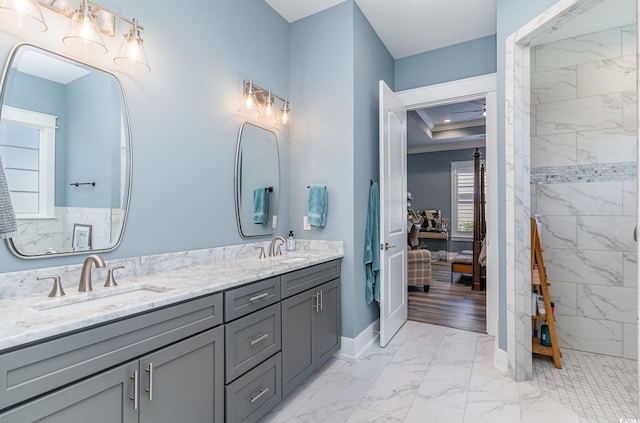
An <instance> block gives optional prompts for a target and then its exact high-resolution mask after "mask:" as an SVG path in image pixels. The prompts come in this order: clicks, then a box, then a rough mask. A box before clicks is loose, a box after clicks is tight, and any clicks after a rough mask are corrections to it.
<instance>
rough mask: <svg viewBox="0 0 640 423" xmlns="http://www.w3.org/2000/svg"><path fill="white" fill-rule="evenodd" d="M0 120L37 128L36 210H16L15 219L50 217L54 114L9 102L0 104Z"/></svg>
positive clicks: (53, 190) (52, 202)
mask: <svg viewBox="0 0 640 423" xmlns="http://www.w3.org/2000/svg"><path fill="white" fill-rule="evenodd" d="M1 116H2V118H1V119H0V122H2V123H4V124H11V125H15V126H21V127H28V128H33V129H36V130H38V134H39V138H38V174H39V182H38V187H39V188H38V210H39V212H38V213H37V214H20V213H16V218H17V219H51V218H54V216H55V212H54V202H55V162H56V120H57V119H58V117H57V116H53V115H49V114H46V113H40V112H34V111H32V110H27V109H20V108H17V107H11V106H2V114H1Z"/></svg>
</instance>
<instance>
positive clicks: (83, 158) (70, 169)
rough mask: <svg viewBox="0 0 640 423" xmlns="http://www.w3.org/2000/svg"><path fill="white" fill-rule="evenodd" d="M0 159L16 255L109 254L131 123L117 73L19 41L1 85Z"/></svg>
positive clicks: (124, 183) (124, 188)
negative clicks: (15, 228) (15, 231)
mask: <svg viewBox="0 0 640 423" xmlns="http://www.w3.org/2000/svg"><path fill="white" fill-rule="evenodd" d="M0 154H1V155H2V160H3V162H4V166H5V172H6V174H7V179H8V184H9V191H10V194H11V200H12V203H13V207H14V211H15V213H16V219H17V223H18V235H17V237H15V238H13V239H10V240H8V246H9V249H10V250H11V251H12V252H13V253H14V254H16V255H17V256H18V257H22V258H38V257H50V256H55V255H68V254H82V253H86V252H87V251H92V252H95V251H108V250H112V249H114V248H115V247H117V245H118V244H119V242H120V239H121V237H122V232H123V230H124V225H125V220H126V216H127V208H128V202H129V201H128V200H129V192H130V184H131V140H130V132H129V118H128V112H127V107H126V102H125V98H124V92H123V90H122V87H121V85H120V82H119V81H118V80H117V79H116V78H115V76H113V75H111V74H109V73H107V72H104V71H101V70H99V69H96V68H93V67H91V66H88V65H85V64H82V63H79V62H77V61H74V60H71V59H69V58H66V57H62V56H59V55H56V54H54V53H51V52H49V51H46V50H42V49H40V48H37V47H35V46H31V45H27V44H21V45H18V46H16V47H15V48H14V50H13V51H12V53H11V55H10V57H9V61H8V64H7V66H6V68H5V74H4V78H3V81H2V109H1V112H0Z"/></svg>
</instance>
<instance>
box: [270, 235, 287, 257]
mask: <svg viewBox="0 0 640 423" xmlns="http://www.w3.org/2000/svg"><path fill="white" fill-rule="evenodd" d="M276 241H282V244H283V245H284V244H286V243H287V241H286V240H285V239H284V237H283V236H274V237H273V239H272V240H271V244H269V257H274V256H275V255H276V249H275V246H276ZM277 251H278V252H279V253H280V254H279V255H282V251H281V250H277Z"/></svg>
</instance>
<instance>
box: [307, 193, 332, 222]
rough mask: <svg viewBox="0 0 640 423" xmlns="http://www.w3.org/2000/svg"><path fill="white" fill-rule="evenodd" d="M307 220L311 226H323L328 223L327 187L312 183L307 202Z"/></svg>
mask: <svg viewBox="0 0 640 423" xmlns="http://www.w3.org/2000/svg"><path fill="white" fill-rule="evenodd" d="M307 221H308V222H309V225H311V226H317V227H322V226H324V225H326V224H327V187H326V186H324V185H311V186H310V187H309V201H308V203H307Z"/></svg>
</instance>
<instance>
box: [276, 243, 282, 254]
mask: <svg viewBox="0 0 640 423" xmlns="http://www.w3.org/2000/svg"><path fill="white" fill-rule="evenodd" d="M281 255H282V244H280V245H278V249H277V250H276V256H281Z"/></svg>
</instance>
